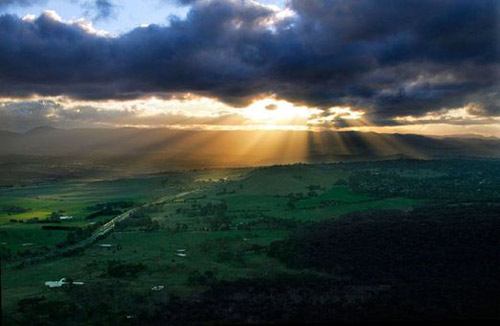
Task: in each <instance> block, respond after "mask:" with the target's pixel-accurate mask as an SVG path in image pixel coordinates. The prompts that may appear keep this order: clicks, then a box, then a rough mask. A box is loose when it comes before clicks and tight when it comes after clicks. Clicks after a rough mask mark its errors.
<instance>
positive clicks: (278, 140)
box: [0, 127, 500, 168]
mask: <svg viewBox="0 0 500 326" xmlns="http://www.w3.org/2000/svg"><path fill="white" fill-rule="evenodd" d="M12 155H23V156H24V155H28V156H51V157H57V156H60V157H75V158H80V159H83V158H89V159H92V160H93V161H96V160H97V161H102V162H104V163H109V162H116V164H126V165H133V164H139V163H140V164H150V165H154V166H157V167H158V168H159V167H162V166H166V167H183V168H197V167H215V166H218V167H229V166H247V165H264V164H281V163H295V162H332V161H346V160H370V159H385V158H424V159H425V158H450V157H482V158H488V157H496V158H498V157H500V139H498V138H480V137H476V138H472V137H471V138H464V137H447V138H437V137H427V136H420V135H413V134H377V133H359V132H333V131H322V132H313V131H193V130H170V129H140V128H120V129H70V130H63V129H55V128H51V127H40V128H36V129H33V130H31V131H29V132H26V133H14V132H9V131H0V156H2V157H4V158H5V157H9V156H12Z"/></svg>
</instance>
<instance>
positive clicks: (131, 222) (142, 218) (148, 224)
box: [115, 212, 161, 231]
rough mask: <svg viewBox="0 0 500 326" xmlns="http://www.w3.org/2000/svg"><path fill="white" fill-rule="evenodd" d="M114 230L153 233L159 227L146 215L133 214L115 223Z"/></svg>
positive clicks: (158, 224)
mask: <svg viewBox="0 0 500 326" xmlns="http://www.w3.org/2000/svg"><path fill="white" fill-rule="evenodd" d="M115 228H116V230H126V229H141V230H143V231H155V230H159V229H160V228H161V225H160V223H159V222H158V221H156V220H153V219H152V218H151V216H150V215H148V214H146V213H143V212H134V213H132V214H131V215H130V216H129V218H127V219H124V220H122V221H119V222H117V223H116V225H115Z"/></svg>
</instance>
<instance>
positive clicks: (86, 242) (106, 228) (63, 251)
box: [8, 190, 197, 267]
mask: <svg viewBox="0 0 500 326" xmlns="http://www.w3.org/2000/svg"><path fill="white" fill-rule="evenodd" d="M196 191H197V190H191V191H184V192H181V193H179V194H177V195H174V196H172V195H169V196H165V197H162V198H160V199H157V200H155V201H153V202H151V203H148V204H144V205H142V206H139V207H135V208H132V209H130V210H128V211H126V212H124V213H122V214H120V215H117V216H115V217H113V218H112V219H111V220H109V221H108V222H106V224H104V225H102V226H100V227H99V228H98V229H97V230H95V231H94V232H93V233H92V235H91V236H90V237H88V238H86V239H83V240H81V241H79V242H77V243H75V244H73V245H70V246H67V247H64V248H58V249H54V250H53V251H51V252H49V253H46V254H44V255H42V256H37V257H31V258H27V259H25V260H23V261H22V262H19V261H17V262H13V263H11V264H9V266H8V267H20V266H24V265H33V264H36V263H39V262H41V261H44V260H49V259H53V258H56V257H59V256H64V255H68V254H70V253H72V252H74V251H77V250H80V249H84V248H86V247H89V246H90V245H92V244H93V243H95V242H97V241H98V240H99V239H102V238H104V237H105V236H106V235H108V234H109V233H110V232H111V231H113V229H114V228H115V226H116V223H118V222H121V221H123V220H125V219H127V218H129V217H130V215H131V214H133V213H134V212H136V211H137V210H139V209H140V208H145V207H150V206H153V205H158V204H162V203H164V202H166V201H169V200H174V199H178V198H181V197H184V196H186V195H187V194H190V193H193V192H196Z"/></svg>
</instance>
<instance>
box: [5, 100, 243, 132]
mask: <svg viewBox="0 0 500 326" xmlns="http://www.w3.org/2000/svg"><path fill="white" fill-rule="evenodd" d="M70 102H71V101H70ZM160 105H161V104H160ZM149 107H150V105H148V104H147V103H146V104H144V105H137V104H130V105H127V106H121V105H116V104H113V103H112V104H110V103H94V104H88V103H85V102H83V103H78V104H75V103H73V102H71V103H69V102H68V99H60V98H52V99H45V100H4V101H0V129H6V130H13V131H26V130H29V129H32V128H34V127H40V126H52V127H60V128H82V127H85V128H91V127H126V126H136V127H175V128H183V127H192V126H196V127H199V128H202V127H206V128H210V127H224V126H238V125H240V126H241V125H244V124H247V123H250V121H249V120H248V119H247V118H246V117H244V116H243V115H241V114H239V113H235V112H229V111H224V110H218V111H214V112H205V113H204V114H200V113H198V114H192V113H191V112H188V111H187V110H183V109H170V110H164V111H153V112H152V111H150V110H149Z"/></svg>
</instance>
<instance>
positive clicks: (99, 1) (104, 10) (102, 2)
mask: <svg viewBox="0 0 500 326" xmlns="http://www.w3.org/2000/svg"><path fill="white" fill-rule="evenodd" d="M94 7H95V9H96V11H97V14H96V16H95V17H94V21H98V20H103V19H107V18H109V17H111V16H112V15H113V14H114V11H115V8H116V6H115V5H114V4H113V3H111V1H109V0H95V2H94Z"/></svg>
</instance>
